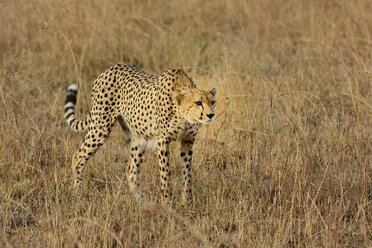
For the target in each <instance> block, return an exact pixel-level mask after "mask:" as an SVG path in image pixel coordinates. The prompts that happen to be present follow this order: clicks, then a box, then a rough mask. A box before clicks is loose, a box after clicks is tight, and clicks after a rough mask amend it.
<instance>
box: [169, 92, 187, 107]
mask: <svg viewBox="0 0 372 248" xmlns="http://www.w3.org/2000/svg"><path fill="white" fill-rule="evenodd" d="M184 96H185V95H184V94H183V93H182V92H178V91H174V92H173V93H172V98H173V100H174V101H175V102H176V104H177V105H180V104H181V102H182V100H183V98H184Z"/></svg>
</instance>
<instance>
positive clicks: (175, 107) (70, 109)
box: [64, 64, 216, 205]
mask: <svg viewBox="0 0 372 248" xmlns="http://www.w3.org/2000/svg"><path fill="white" fill-rule="evenodd" d="M77 90H78V87H77V85H76V84H72V85H70V86H69V87H68V91H67V94H66V101H65V108H64V112H65V115H64V117H65V120H66V122H67V123H68V124H69V126H70V127H71V129H73V130H75V131H87V134H86V135H85V138H84V142H83V143H82V144H81V146H80V148H79V149H78V151H77V152H76V153H75V154H74V156H73V158H72V169H73V179H74V182H73V184H74V189H80V188H81V182H82V174H83V172H84V168H85V164H86V162H87V161H88V159H89V158H90V157H91V156H93V155H94V154H95V152H96V151H97V150H98V148H99V147H100V146H101V145H102V144H103V143H104V141H105V139H106V138H107V137H108V136H109V134H110V132H111V129H112V127H113V125H114V123H115V122H116V121H118V122H119V123H120V125H121V127H122V128H123V130H124V131H125V132H126V134H127V136H128V138H129V140H130V142H129V148H128V150H129V152H130V154H131V156H130V160H129V166H128V168H127V172H126V177H127V180H128V184H129V188H130V191H131V192H132V193H133V194H134V196H135V198H136V200H137V201H138V202H139V203H141V204H147V203H148V202H149V199H148V198H147V196H146V195H145V194H144V193H143V191H142V189H141V186H140V182H139V171H140V165H141V163H142V162H143V155H144V152H145V150H146V148H147V147H148V146H149V144H150V143H155V144H156V148H157V150H158V157H159V169H160V183H161V195H162V199H163V201H165V202H169V201H170V188H169V176H170V168H169V154H170V151H169V144H170V142H171V141H173V140H178V141H180V143H181V151H180V162H181V166H182V179H183V184H182V185H183V190H182V196H181V200H182V204H184V205H186V204H191V203H192V186H191V160H192V154H193V144H194V141H195V136H196V134H197V131H198V128H199V126H200V124H208V123H210V122H212V121H213V120H214V119H215V105H216V102H215V95H216V89H215V88H212V89H211V90H209V91H203V90H199V89H197V88H196V85H195V83H194V82H193V81H192V80H191V79H190V78H189V77H188V76H187V75H186V74H185V73H184V71H183V70H176V69H173V70H168V71H165V72H164V73H162V74H161V75H160V76H153V75H150V74H147V73H146V72H144V71H143V70H142V69H141V68H139V67H138V66H136V65H121V64H117V65H115V66H112V67H111V68H109V69H108V70H106V71H105V72H103V73H102V74H100V75H99V76H98V78H97V79H96V80H95V82H94V84H93V89H92V107H91V110H90V112H89V114H88V115H87V116H86V117H85V118H84V119H83V120H77V119H76V117H75V104H76V99H77V98H76V97H77Z"/></svg>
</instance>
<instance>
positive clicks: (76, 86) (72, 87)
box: [67, 84, 79, 91]
mask: <svg viewBox="0 0 372 248" xmlns="http://www.w3.org/2000/svg"><path fill="white" fill-rule="evenodd" d="M78 88H79V87H78V85H77V84H71V85H70V86H68V88H67V90H72V91H77V90H78Z"/></svg>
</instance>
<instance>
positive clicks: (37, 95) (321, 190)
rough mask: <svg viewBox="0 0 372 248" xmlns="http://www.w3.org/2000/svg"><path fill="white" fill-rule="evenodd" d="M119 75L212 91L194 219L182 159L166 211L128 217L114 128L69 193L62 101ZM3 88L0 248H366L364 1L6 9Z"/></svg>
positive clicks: (151, 183) (148, 171)
mask: <svg viewBox="0 0 372 248" xmlns="http://www.w3.org/2000/svg"><path fill="white" fill-rule="evenodd" d="M115 63H136V64H138V65H140V66H141V67H143V68H144V69H145V70H146V71H148V72H152V73H155V74H160V73H161V72H162V71H164V70H167V69H169V68H184V69H185V71H187V73H188V74H189V75H190V76H191V77H192V78H194V80H195V81H196V83H197V85H198V87H199V88H201V89H209V88H211V87H216V88H217V96H218V97H217V112H218V118H217V120H216V121H215V122H214V123H212V124H211V125H209V126H204V127H202V128H201V130H200V132H199V134H198V137H197V142H196V145H195V151H194V160H193V175H194V176H193V180H194V204H193V206H190V207H182V206H181V205H180V203H179V201H178V200H179V193H180V189H181V180H180V168H179V167H180V166H179V163H178V159H177V156H175V154H178V152H173V151H175V149H177V148H178V147H177V145H174V146H172V147H171V149H172V150H171V151H172V152H173V153H172V157H171V168H172V189H173V191H174V192H173V198H174V201H173V205H172V208H171V209H163V208H159V209H157V210H154V211H147V210H144V209H142V208H141V207H140V206H139V205H138V204H137V203H136V202H135V200H134V197H133V196H132V195H131V194H130V193H129V190H128V185H127V182H126V179H125V169H126V165H125V163H124V160H125V158H126V154H125V136H124V134H123V132H122V130H121V129H120V127H118V126H116V127H115V128H114V130H113V132H112V134H111V136H110V138H109V139H108V140H107V142H106V144H105V145H103V146H102V148H101V149H100V150H99V151H98V153H97V154H96V155H95V156H94V157H93V158H91V159H90V160H89V162H88V169H87V171H86V174H85V181H84V182H85V184H84V187H85V193H84V195H82V196H81V197H77V196H76V195H74V194H73V192H72V191H71V183H72V182H71V170H70V163H71V158H72V155H73V153H74V152H75V151H76V149H77V148H78V146H79V144H80V143H81V142H82V140H83V137H84V135H83V134H77V133H74V132H73V131H71V130H70V129H69V127H68V125H67V124H66V123H65V122H64V119H63V106H64V98H65V90H66V88H67V86H68V85H69V84H71V83H72V82H76V83H78V84H79V86H80V91H79V97H78V104H77V115H78V117H80V118H82V117H83V116H85V114H87V113H88V111H89V109H90V90H91V87H92V83H93V81H94V79H95V78H96V77H97V76H98V74H99V73H101V72H103V71H104V70H106V69H107V68H108V67H110V66H111V65H113V64H115ZM0 80H1V81H0V247H221V248H222V247H372V231H371V228H372V165H371V164H372V1H369V0H356V1H348V0H338V1H336V0H329V1H322V0H313V1H310V0H301V1H298V0H282V1H279V0H278V1H274V0H273V1H269V0H260V1H259V0H256V1H253V0H252V1H248V0H247V1H244V0H226V1H202V0H191V1H180V0H175V1H119V0H112V1H108V0H105V1H88V0H81V1H72V0H66V1H52V0H50V1H47V0H45V1H25V0H24V1H21V0H18V1H0ZM158 174H159V173H158V166H157V158H156V155H155V154H154V153H147V155H146V158H145V162H144V165H143V170H142V175H141V177H142V178H141V181H142V182H143V187H144V189H145V190H146V191H147V192H148V193H149V194H151V195H159V191H160V190H159V188H160V184H159V179H158Z"/></svg>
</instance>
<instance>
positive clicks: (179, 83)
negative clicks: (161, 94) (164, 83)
mask: <svg viewBox="0 0 372 248" xmlns="http://www.w3.org/2000/svg"><path fill="white" fill-rule="evenodd" d="M175 75H176V77H177V80H176V82H175V87H176V89H177V90H180V91H181V90H187V89H193V88H196V85H195V83H194V82H193V81H192V80H191V78H189V76H187V74H186V73H185V72H184V70H182V69H178V70H177V71H176V74H175Z"/></svg>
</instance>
